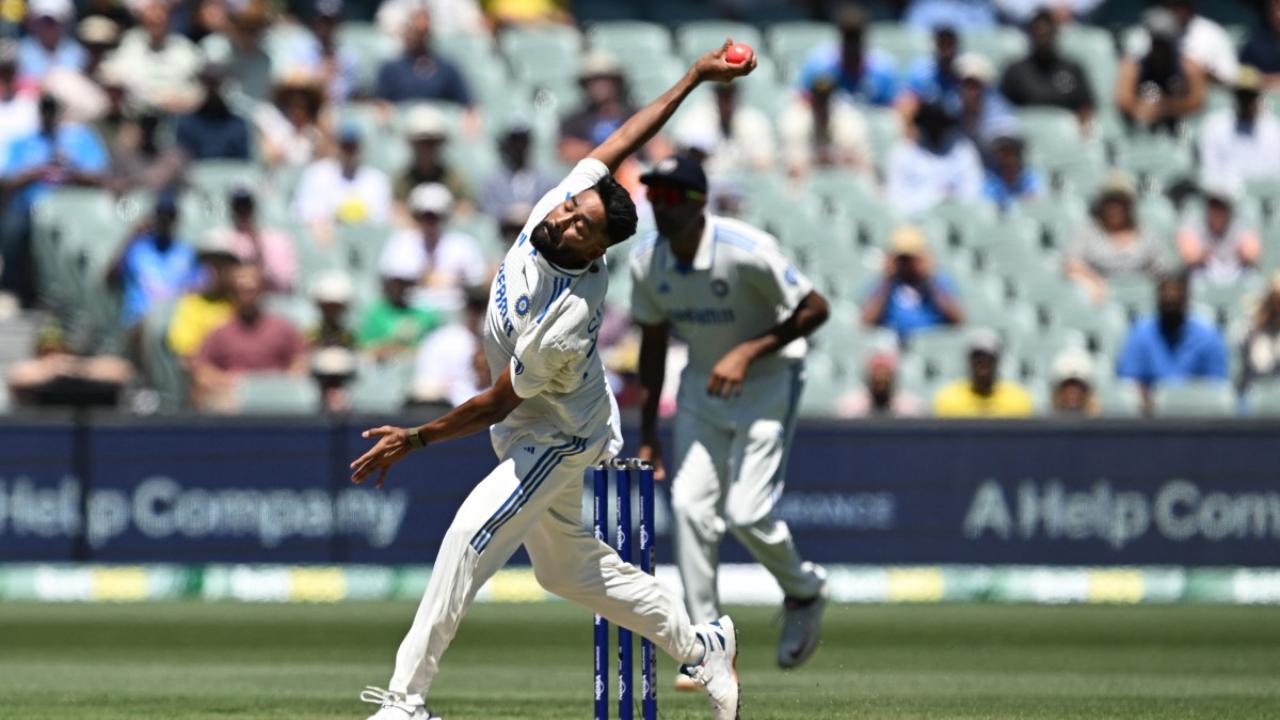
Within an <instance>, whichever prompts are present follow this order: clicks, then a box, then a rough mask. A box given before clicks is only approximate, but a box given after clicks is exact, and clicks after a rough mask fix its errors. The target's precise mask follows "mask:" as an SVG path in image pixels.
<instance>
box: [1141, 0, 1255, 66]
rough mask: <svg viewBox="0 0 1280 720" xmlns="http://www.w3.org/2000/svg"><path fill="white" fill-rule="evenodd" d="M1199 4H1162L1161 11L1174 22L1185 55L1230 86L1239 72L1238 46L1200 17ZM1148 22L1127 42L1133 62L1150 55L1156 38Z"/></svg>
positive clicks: (1175, 0)
mask: <svg viewBox="0 0 1280 720" xmlns="http://www.w3.org/2000/svg"><path fill="white" fill-rule="evenodd" d="M1197 5H1198V3H1197V2H1196V0H1160V2H1159V3H1157V7H1158V9H1159V10H1161V11H1162V12H1164V13H1167V14H1168V16H1169V17H1170V18H1171V19H1172V21H1173V30H1172V33H1171V34H1172V35H1173V37H1174V38H1175V42H1176V43H1177V45H1178V47H1179V49H1180V51H1181V54H1182V56H1183V57H1185V58H1186V59H1187V60H1190V61H1191V62H1192V63H1195V65H1196V67H1198V68H1199V69H1200V70H1201V72H1203V73H1204V74H1206V75H1208V77H1209V78H1210V79H1212V80H1214V81H1216V82H1219V83H1223V84H1230V83H1231V82H1232V81H1233V80H1234V79H1235V77H1236V73H1237V72H1238V71H1239V67H1240V66H1239V61H1238V59H1237V54H1236V46H1235V42H1234V41H1233V40H1232V39H1231V36H1230V35H1228V34H1227V31H1226V30H1225V29H1223V27H1222V26H1221V25H1219V24H1218V23H1216V22H1214V21H1212V20H1210V19H1209V18H1207V17H1205V16H1203V15H1200V14H1199V12H1198V9H1199V8H1198V7H1197ZM1161 32H1164V30H1163V28H1160V29H1153V28H1152V27H1151V26H1149V25H1148V24H1147V23H1146V22H1145V21H1144V22H1143V24H1142V25H1141V26H1140V27H1138V28H1136V29H1135V30H1134V31H1133V32H1131V33H1130V34H1129V36H1128V37H1127V38H1126V39H1125V53H1126V54H1127V55H1128V56H1129V57H1130V58H1132V59H1135V60H1137V59H1140V58H1142V57H1145V56H1147V55H1148V53H1149V52H1150V50H1151V49H1152V47H1154V45H1155V43H1156V42H1158V40H1157V39H1156V35H1157V34H1159V33H1161Z"/></svg>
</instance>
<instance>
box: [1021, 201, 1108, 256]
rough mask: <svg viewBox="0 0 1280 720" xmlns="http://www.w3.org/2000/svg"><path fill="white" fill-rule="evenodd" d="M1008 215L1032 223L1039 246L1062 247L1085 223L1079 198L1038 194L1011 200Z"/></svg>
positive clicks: (1060, 248)
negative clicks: (1027, 198)
mask: <svg viewBox="0 0 1280 720" xmlns="http://www.w3.org/2000/svg"><path fill="white" fill-rule="evenodd" d="M1010 217H1011V218H1026V219H1027V220H1030V221H1032V222H1034V223H1036V224H1037V225H1038V231H1037V232H1036V233H1035V237H1034V240H1035V241H1036V242H1037V243H1038V244H1039V245H1040V246H1041V247H1046V246H1047V247H1052V248H1057V249H1058V250H1065V249H1066V248H1067V247H1069V246H1070V245H1071V243H1072V242H1074V239H1075V235H1076V233H1077V232H1079V231H1080V230H1081V228H1084V227H1087V224H1088V222H1089V211H1088V208H1087V207H1086V205H1085V203H1084V200H1082V199H1081V198H1074V197H1053V198H1039V199H1035V200H1026V201H1022V202H1019V203H1016V204H1014V206H1013V208H1012V210H1011V212H1010ZM1046 243H1047V245H1046Z"/></svg>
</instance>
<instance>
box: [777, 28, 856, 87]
mask: <svg viewBox="0 0 1280 720" xmlns="http://www.w3.org/2000/svg"><path fill="white" fill-rule="evenodd" d="M765 36H766V38H767V39H768V43H769V54H770V55H771V56H772V57H773V59H774V61H776V62H777V63H778V65H780V66H781V67H782V69H783V70H784V72H785V73H786V74H785V75H784V76H783V77H785V78H791V77H793V76H794V75H795V74H796V72H798V71H799V69H800V66H801V65H802V64H803V63H804V60H805V58H806V57H807V56H808V55H809V53H811V52H813V51H814V50H815V49H817V48H820V47H824V46H827V45H831V44H834V43H836V42H838V41H839V40H840V33H839V32H838V31H837V30H836V28H835V26H834V25H831V24H830V23H820V22H808V21H800V22H784V23H776V24H774V25H772V26H771V27H769V29H768V30H766V31H765Z"/></svg>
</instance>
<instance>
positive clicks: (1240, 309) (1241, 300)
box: [1191, 272, 1267, 319]
mask: <svg viewBox="0 0 1280 720" xmlns="http://www.w3.org/2000/svg"><path fill="white" fill-rule="evenodd" d="M1266 285H1267V283H1266V279H1265V278H1264V277H1263V276H1262V274H1261V273H1257V272H1252V273H1249V274H1247V275H1245V276H1244V277H1241V278H1240V279H1238V280H1236V281H1235V282H1229V283H1209V282H1195V283H1193V284H1192V286H1191V299H1192V301H1194V302H1196V303H1198V304H1203V305H1205V306H1208V307H1210V308H1212V309H1213V312H1214V315H1215V316H1216V317H1218V318H1228V319H1229V318H1235V317H1245V316H1248V315H1249V313H1251V312H1252V311H1253V308H1254V307H1255V306H1256V305H1257V302H1258V300H1259V299H1260V298H1261V297H1262V295H1263V293H1264V292H1265V291H1266Z"/></svg>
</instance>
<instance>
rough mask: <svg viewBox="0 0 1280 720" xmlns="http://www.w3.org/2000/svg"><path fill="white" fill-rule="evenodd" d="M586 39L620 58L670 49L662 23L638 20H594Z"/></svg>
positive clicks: (595, 46)
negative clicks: (596, 21)
mask: <svg viewBox="0 0 1280 720" xmlns="http://www.w3.org/2000/svg"><path fill="white" fill-rule="evenodd" d="M587 42H588V43H589V44H590V45H591V47H592V48H597V49H600V50H608V51H609V52H611V53H615V54H617V55H618V56H619V57H624V58H646V57H650V56H652V55H670V54H671V50H672V46H671V33H670V32H668V31H667V29H666V28H665V27H663V26H661V25H659V24H657V23H651V22H644V21H641V20H623V21H617V22H602V23H594V24H592V25H591V26H590V27H589V28H588V29H587Z"/></svg>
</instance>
